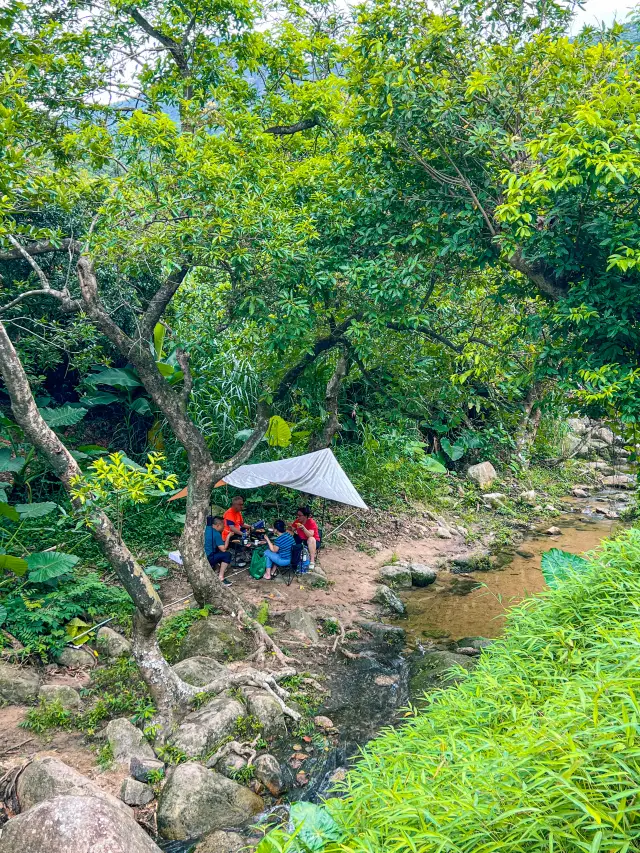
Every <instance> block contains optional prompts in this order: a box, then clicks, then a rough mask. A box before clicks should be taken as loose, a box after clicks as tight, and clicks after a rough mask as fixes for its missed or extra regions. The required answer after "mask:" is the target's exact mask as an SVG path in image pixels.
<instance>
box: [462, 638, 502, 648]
mask: <svg viewBox="0 0 640 853" xmlns="http://www.w3.org/2000/svg"><path fill="white" fill-rule="evenodd" d="M492 642H493V640H487V638H486V637H463V638H462V639H461V640H458V641H457V642H456V646H457V647H458V648H462V649H477V650H478V651H481V650H482V649H488V648H489V646H490V645H491V644H492Z"/></svg>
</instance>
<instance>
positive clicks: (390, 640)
mask: <svg viewBox="0 0 640 853" xmlns="http://www.w3.org/2000/svg"><path fill="white" fill-rule="evenodd" d="M355 624H356V625H357V626H358V627H359V628H363V629H364V630H365V631H366V632H367V633H368V634H371V635H372V637H374V638H375V639H376V640H378V642H380V643H384V644H386V645H390V646H394V645H398V646H403V645H404V643H405V640H406V633H405V630H404V628H400V627H398V626H397V625H385V624H384V622H371V621H370V620H368V619H356V620H355Z"/></svg>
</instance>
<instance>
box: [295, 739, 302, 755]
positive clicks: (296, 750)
mask: <svg viewBox="0 0 640 853" xmlns="http://www.w3.org/2000/svg"><path fill="white" fill-rule="evenodd" d="M303 740H304V738H303ZM293 749H294V751H295V752H300V750H301V749H302V747H301V746H300V744H299V743H294V745H293Z"/></svg>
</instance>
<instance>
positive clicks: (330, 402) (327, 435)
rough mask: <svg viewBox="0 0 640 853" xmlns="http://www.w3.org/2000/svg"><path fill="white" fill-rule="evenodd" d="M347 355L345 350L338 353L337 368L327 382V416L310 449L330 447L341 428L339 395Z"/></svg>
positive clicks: (325, 404) (345, 368)
mask: <svg viewBox="0 0 640 853" xmlns="http://www.w3.org/2000/svg"><path fill="white" fill-rule="evenodd" d="M347 369H348V368H347V357H346V355H345V352H344V350H340V352H339V353H338V360H337V362H336V366H335V369H334V371H333V373H332V374H331V378H330V379H329V381H328V382H327V389H326V391H325V395H324V407H325V410H326V411H327V412H328V414H329V417H328V418H327V420H326V422H325V424H324V426H323V428H322V430H321V431H320V432H319V433H318V434H317V435H315V436H313V438H312V439H311V441H310V442H309V450H310V451H312V452H313V451H314V450H323V449H324V448H325V447H329V446H330V445H331V442H332V441H333V437H334V436H335V434H336V433H337V432H338V430H339V429H340V420H339V418H338V396H339V394H340V386H341V384H342V380H343V379H344V378H345V376H346V375H347Z"/></svg>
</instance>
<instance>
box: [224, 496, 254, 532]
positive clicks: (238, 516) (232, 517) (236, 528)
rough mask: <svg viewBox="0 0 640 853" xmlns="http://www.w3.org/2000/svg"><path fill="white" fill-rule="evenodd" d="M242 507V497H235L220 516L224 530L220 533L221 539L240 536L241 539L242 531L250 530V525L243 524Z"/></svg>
mask: <svg viewBox="0 0 640 853" xmlns="http://www.w3.org/2000/svg"><path fill="white" fill-rule="evenodd" d="M243 507H244V498H243V497H242V495H235V496H234V497H233V498H232V499H231V506H230V507H229V509H228V510H227V511H226V512H225V514H224V515H223V516H222V520H223V521H224V530H223V531H222V538H223V539H224V540H225V542H226V540H227V539H228V538H229V536H232V535H233V536H240V537H242V531H243V530H250V529H251V528H250V525H248V524H245V523H244V518H243V517H242V508H243Z"/></svg>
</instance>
